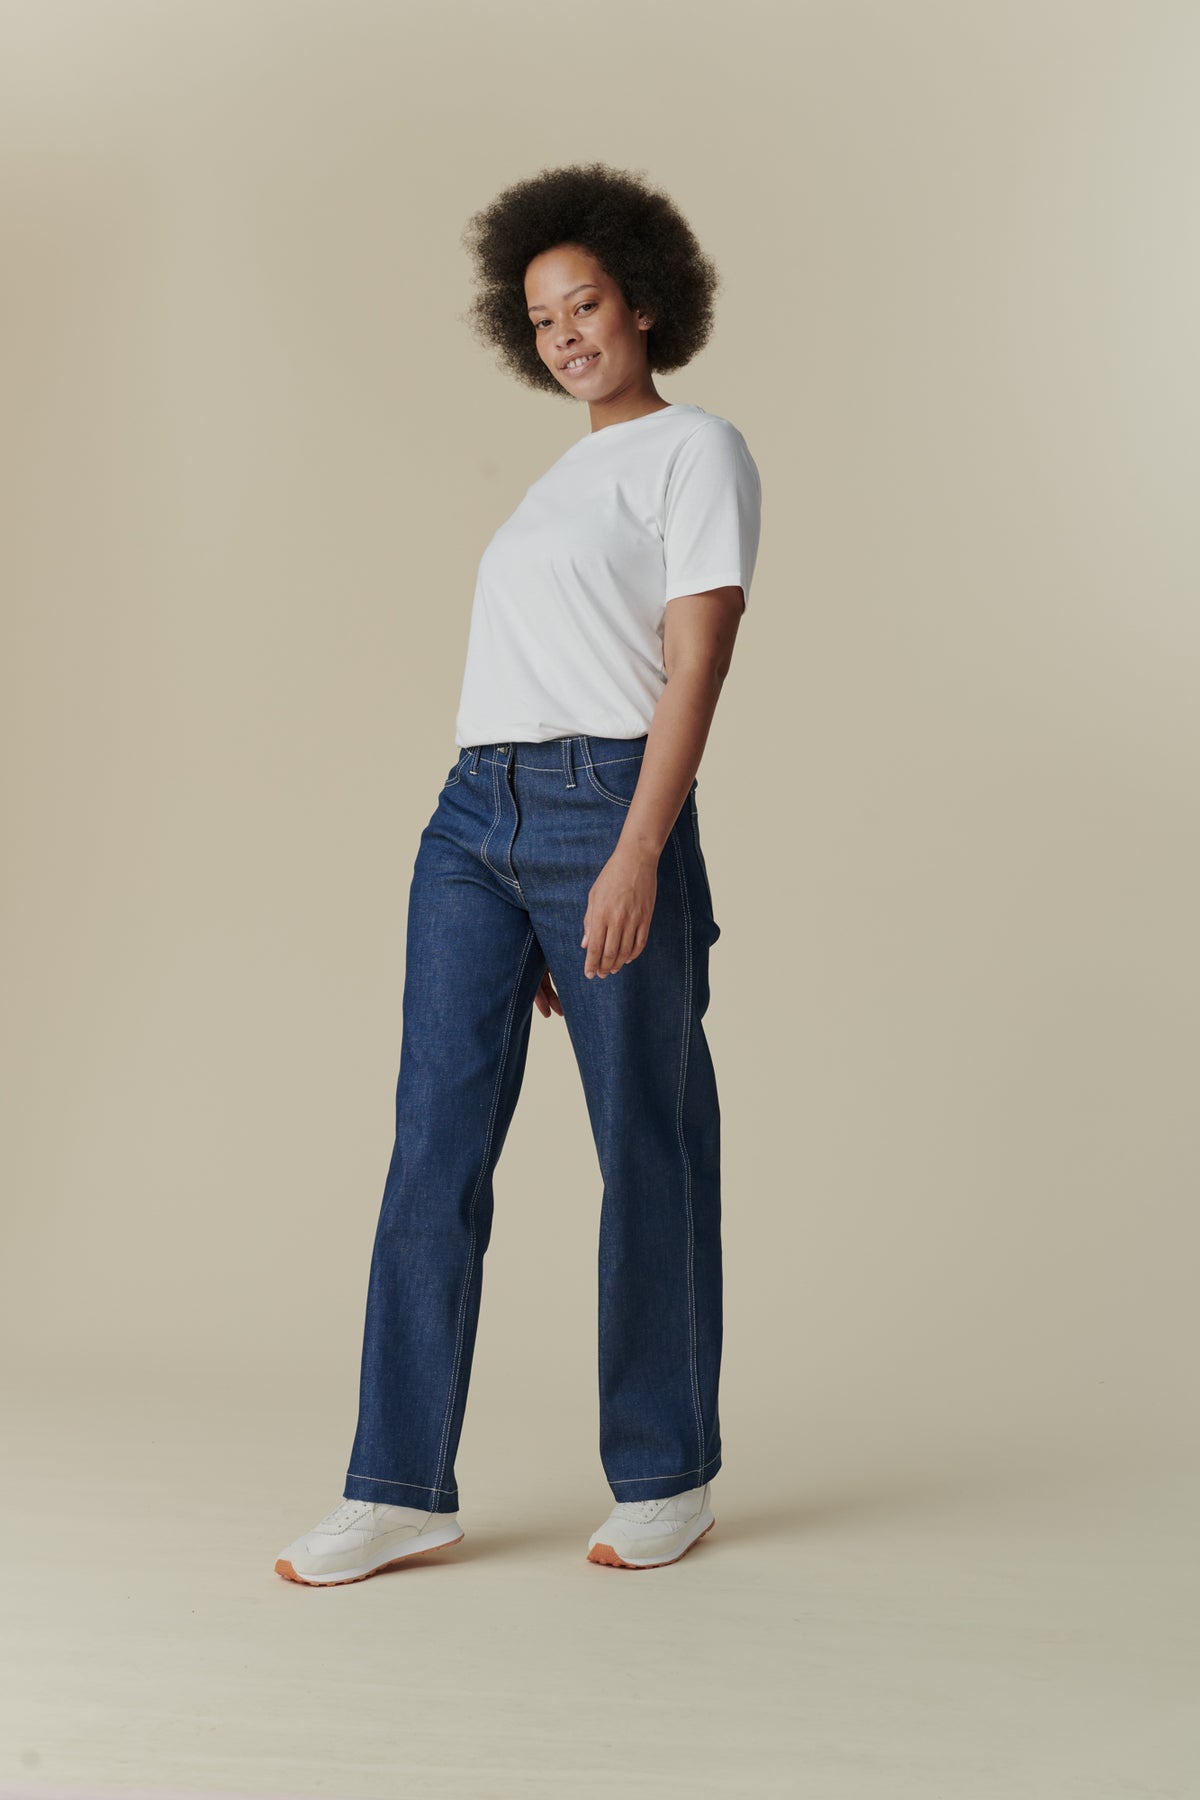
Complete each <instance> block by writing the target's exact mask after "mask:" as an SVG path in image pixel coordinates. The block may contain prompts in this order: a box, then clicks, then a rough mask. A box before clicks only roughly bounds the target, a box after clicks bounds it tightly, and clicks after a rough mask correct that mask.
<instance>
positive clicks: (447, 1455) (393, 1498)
mask: <svg viewBox="0 0 1200 1800" xmlns="http://www.w3.org/2000/svg"><path fill="white" fill-rule="evenodd" d="M489 808H490V801H489V800H488V799H487V797H486V796H485V793H484V790H483V784H482V783H480V784H479V786H478V787H475V788H467V787H464V786H463V784H462V783H459V784H458V786H456V787H455V788H454V789H453V791H452V792H451V791H450V790H449V787H448V788H447V789H444V790H443V794H442V797H441V798H440V800H439V806H438V810H437V811H436V812H435V814H434V817H433V819H431V821H430V824H429V826H428V827H427V829H426V831H425V833H424V834H423V836H422V840H421V846H420V849H419V851H418V854H417V860H416V865H415V868H414V872H413V880H412V886H411V890H410V896H409V911H408V931H407V953H406V968H405V983H404V1001H403V1034H402V1044H401V1057H400V1075H399V1081H398V1084H397V1090H396V1136H395V1144H394V1147H393V1151H392V1158H391V1164H390V1167H389V1170H388V1175H387V1181H386V1185H385V1188H384V1194H383V1202H382V1206H381V1209H380V1214H379V1222H378V1227H377V1230H376V1234H375V1242H374V1249H373V1253H372V1259H371V1270H370V1279H369V1284H368V1292H367V1308H366V1323H365V1328H364V1333H363V1351H362V1372H361V1380H360V1391H359V1417H358V1426H357V1430H356V1434H355V1438H354V1444H353V1448H352V1450H351V1454H350V1462H349V1470H348V1473H347V1476H346V1482H345V1487H344V1490H343V1491H344V1493H345V1495H346V1496H347V1497H348V1498H350V1499H356V1500H376V1501H385V1502H388V1503H390V1504H392V1505H397V1506H418V1507H428V1508H431V1509H432V1510H433V1511H435V1512H446V1513H452V1512H455V1511H457V1509H458V1504H459V1496H458V1482H457V1478H456V1475H455V1471H454V1459H455V1454H456V1451H457V1448H458V1441H459V1435H460V1433H461V1429H462V1422H463V1415H464V1411H465V1407H466V1399H467V1387H468V1383H469V1380H470V1372H471V1362H472V1357H473V1353H474V1347H475V1337H476V1328H477V1325H478V1319H479V1305H480V1297H481V1291H482V1275H483V1257H484V1253H485V1252H486V1250H487V1247H488V1242H489V1239H490V1236H491V1227H492V1212H493V1193H492V1176H493V1172H494V1170H495V1167H496V1164H497V1161H498V1160H499V1157H500V1152H501V1150H502V1148H503V1145H504V1140H505V1136H506V1134H507V1131H508V1127H509V1124H510V1122H511V1119H512V1115H513V1111H514V1108H515V1107H516V1103H517V1098H518V1095H519V1093H520V1089H521V1082H522V1079H523V1076H524V1071H525V1061H526V1053H527V1050H528V1044H529V1029H530V1020H531V1017H532V1012H533V1000H534V995H535V994H536V992H537V988H538V985H539V983H540V981H541V979H542V976H543V974H544V972H545V968H546V963H545V958H544V956H543V954H542V950H541V947H540V945H539V943H538V940H537V937H536V935H535V933H534V930H533V928H532V926H531V924H530V920H529V915H528V913H527V912H526V910H525V908H524V906H523V905H522V904H521V901H520V896H519V893H517V892H516V890H515V884H509V883H506V882H505V881H504V880H503V879H502V878H500V877H498V876H497V875H495V874H494V873H493V872H492V870H491V869H490V868H489V867H488V866H487V865H486V864H484V863H483V862H481V860H480V858H479V855H478V848H479V844H480V842H482V841H483V839H484V837H485V835H486V832H487V829H488V826H489V824H490V820H491V813H490V810H489Z"/></svg>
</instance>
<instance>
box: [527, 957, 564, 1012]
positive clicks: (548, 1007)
mask: <svg viewBox="0 0 1200 1800" xmlns="http://www.w3.org/2000/svg"><path fill="white" fill-rule="evenodd" d="M533 1004H534V1005H535V1006H536V1007H537V1009H538V1011H539V1012H540V1013H541V1015H542V1017H543V1018H544V1019H548V1018H549V1017H550V1014H551V1013H552V1012H556V1013H557V1014H558V1016H559V1018H560V1019H561V1017H562V1009H563V1006H562V1001H561V1000H560V999H559V997H558V995H557V993H556V992H555V990H554V983H553V982H552V981H551V979H550V971H549V969H547V970H546V973H545V974H544V975H543V976H542V985H541V987H540V988H539V989H538V991H537V993H536V994H535V995H534V996H533Z"/></svg>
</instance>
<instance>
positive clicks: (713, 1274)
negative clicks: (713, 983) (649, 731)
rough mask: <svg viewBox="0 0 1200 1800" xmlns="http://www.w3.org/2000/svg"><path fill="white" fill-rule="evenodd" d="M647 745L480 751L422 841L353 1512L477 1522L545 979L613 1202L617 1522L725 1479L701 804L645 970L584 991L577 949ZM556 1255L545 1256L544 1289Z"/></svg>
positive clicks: (603, 1449)
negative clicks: (504, 1183)
mask: <svg viewBox="0 0 1200 1800" xmlns="http://www.w3.org/2000/svg"><path fill="white" fill-rule="evenodd" d="M645 747H646V739H645V738H644V737H641V738H601V737H588V736H573V737H563V738H554V739H551V740H549V741H548V742H542V743H511V744H484V745H474V746H471V747H469V748H467V749H464V750H462V752H461V754H460V755H459V757H458V759H457V761H456V762H455V765H454V767H453V768H452V769H451V770H450V771H449V773H448V775H447V777H446V780H445V783H444V785H443V787H442V789H441V792H440V794H439V796H438V801H437V806H436V808H435V810H434V813H433V817H432V818H431V819H430V821H429V823H428V825H427V826H426V827H425V829H424V831H423V832H422V834H421V839H420V846H419V849H418V852H417V857H416V862H415V865H414V869H413V877H412V885H411V889H410V894H409V907H408V932H407V947H406V955H407V961H406V969H405V983H404V999H403V1031H402V1039H401V1047H400V1076H399V1082H398V1085H397V1089H396V1137H395V1145H394V1148H393V1151H392V1158H391V1164H390V1167H389V1170H388V1175H387V1181H386V1185H385V1188H384V1194H383V1202H382V1206H381V1209H380V1215H379V1223H378V1227H377V1229H376V1234H375V1242H374V1249H373V1253H372V1260H371V1270H370V1278H369V1282H368V1289H367V1306H366V1325H365V1330H364V1336H363V1351H362V1372H361V1380H360V1393H359V1417H358V1426H357V1431H356V1435H355V1438H354V1445H353V1448H352V1450H351V1454H350V1464H349V1470H348V1473H347V1476H346V1484H345V1488H344V1493H345V1495H346V1497H347V1498H349V1499H354V1500H382V1501H387V1502H390V1503H391V1504H393V1505H397V1506H416V1507H428V1508H431V1509H432V1510H433V1511H435V1512H446V1513H452V1512H455V1511H457V1510H458V1505H459V1494H458V1483H457V1480H456V1478H455V1472H454V1459H455V1454H456V1452H457V1449H458V1442H459V1435H460V1432H461V1430H462V1423H463V1415H464V1411H465V1407H466V1400H467V1384H468V1381H469V1379H470V1372H471V1361H472V1356H473V1353H474V1347H475V1338H476V1328H477V1325H478V1320H479V1304H480V1294H481V1286H482V1277H483V1258H484V1253H485V1252H486V1250H487V1247H488V1242H489V1239H490V1236H491V1229H492V1212H493V1194H492V1177H493V1173H494V1170H495V1167H496V1164H497V1161H498V1159H499V1157H500V1153H501V1151H502V1149H503V1146H504V1140H505V1136H506V1134H507V1131H508V1127H509V1123H510V1121H511V1119H512V1116H513V1111H514V1108H515V1107H516V1104H517V1097H518V1095H519V1093H520V1089H521V1082H522V1078H523V1075H524V1071H525V1063H526V1054H527V1051H528V1047H529V1032H530V1027H531V1023H532V1018H533V1011H534V1007H533V1001H534V995H535V994H536V992H537V989H538V986H539V984H540V982H541V980H542V977H543V975H544V974H545V971H546V968H547V965H549V968H550V971H551V977H552V979H553V981H554V985H555V987H556V989H557V991H558V993H559V996H560V997H561V1000H562V1005H563V1019H562V1020H558V1019H557V1016H556V1015H555V1018H554V1024H555V1025H556V1026H558V1027H560V1028H561V1026H562V1024H563V1022H564V1021H565V1025H566V1029H567V1032H568V1035H569V1038H570V1043H571V1048H572V1050H573V1051H574V1054H575V1058H576V1061H577V1063H578V1066H579V1071H580V1075H581V1078H582V1082H583V1088H584V1094H585V1098H586V1103H587V1109H588V1116H589V1119H590V1122H591V1128H592V1132H593V1136H594V1139H595V1145H596V1151H597V1155H598V1158H599V1164H600V1172H601V1174H602V1177H603V1184H604V1186H603V1198H602V1202H601V1207H600V1224H599V1271H598V1274H599V1307H598V1324H599V1402H600V1459H601V1463H602V1465H603V1468H604V1473H605V1476H606V1477H607V1480H608V1483H609V1486H610V1487H611V1489H612V1493H613V1496H614V1498H615V1499H617V1500H659V1499H664V1498H666V1497H667V1496H669V1495H672V1494H679V1493H683V1492H685V1491H686V1490H687V1489H689V1488H695V1487H700V1486H702V1485H703V1483H704V1482H706V1481H708V1480H709V1479H710V1478H711V1477H712V1476H713V1475H715V1474H716V1472H717V1470H718V1469H719V1468H720V1466H721V1439H720V1426H719V1421H718V1416H717V1385H718V1376H719V1369H720V1359H721V1221H720V1214H721V1197H720V1110H719V1107H718V1103H717V1087H716V1078H715V1074H714V1069H713V1063H712V1058H711V1055H710V1053H709V1046H708V1042H707V1039H706V1037H705V1033H704V1028H703V1026H702V1024H701V1020H702V1017H703V1015H704V1012H705V1010H706V1008H707V1006H708V1000H709V986H708V953H709V950H710V948H711V946H712V945H713V944H714V943H715V942H716V940H717V938H718V937H719V936H720V927H719V926H718V924H717V923H716V920H715V919H714V917H713V909H712V896H711V893H710V890H709V882H708V874H707V870H706V868H705V862H704V855H703V851H702V850H701V847H700V826H699V815H698V810H697V805H696V785H697V784H696V783H695V782H693V783H692V787H691V791H690V793H689V795H688V798H687V800H686V801H685V802H684V804H683V806H682V807H681V809H680V812H679V815H678V817H677V818H676V820H675V823H674V825H673V826H672V828H671V833H670V836H669V838H668V840H667V842H666V844H665V845H664V847H663V852H662V855H661V857H660V859H659V864H658V891H657V896H656V901H655V909H654V914H653V917H652V919H651V922H650V934H649V939H648V942H647V944H646V947H645V949H644V950H643V951H642V953H641V955H640V956H637V957H635V958H634V960H633V961H632V962H630V963H627V964H626V965H625V967H624V968H623V969H620V970H618V971H617V972H616V973H614V974H610V975H607V976H605V977H604V978H603V979H601V978H600V977H599V976H593V977H592V979H591V980H588V979H586V978H585V976H584V965H585V961H586V957H587V952H586V950H584V949H583V948H581V946H580V941H579V940H580V938H581V937H582V936H583V918H584V913H585V911H586V908H587V897H588V891H589V889H590V888H591V886H592V884H593V882H594V881H595V879H596V877H597V875H598V874H599V873H600V870H601V868H602V867H603V866H604V864H605V862H606V861H607V860H608V858H609V857H610V856H611V854H612V852H613V850H614V849H615V848H616V844H617V839H618V837H619V835H620V832H621V828H622V825H623V824H624V820H625V815H626V812H627V810H628V808H629V805H630V802H631V801H632V799H633V794H634V789H635V787H636V785H637V780H638V775H639V772H640V770H641V766H642V758H643V756H644V754H645ZM549 1028H550V1025H549V1022H547V1029H549ZM569 1201H570V1197H568V1203H569ZM574 1201H575V1203H576V1204H586V1203H587V1196H586V1195H577V1196H575V1197H574ZM553 1254H554V1246H553V1245H551V1246H550V1247H549V1251H548V1255H547V1265H546V1266H547V1269H548V1270H549V1271H550V1272H551V1278H553V1277H552V1270H553Z"/></svg>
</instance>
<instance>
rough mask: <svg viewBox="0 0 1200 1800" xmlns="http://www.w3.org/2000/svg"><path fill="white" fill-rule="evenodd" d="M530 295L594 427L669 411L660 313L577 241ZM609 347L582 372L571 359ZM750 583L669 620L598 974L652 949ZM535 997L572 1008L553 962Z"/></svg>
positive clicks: (605, 877)
mask: <svg viewBox="0 0 1200 1800" xmlns="http://www.w3.org/2000/svg"><path fill="white" fill-rule="evenodd" d="M525 298H526V301H527V302H528V305H529V319H530V328H531V330H532V331H533V332H534V334H535V341H536V343H537V347H538V354H539V355H540V356H541V358H542V361H543V362H544V363H545V364H546V367H547V368H548V369H549V370H551V372H552V373H553V375H554V378H555V380H556V381H558V382H560V383H561V384H562V386H563V387H564V388H566V390H567V392H568V393H570V394H573V395H575V396H576V397H577V398H579V399H581V400H586V401H587V405H588V411H589V414H590V416H591V428H592V430H593V431H602V430H603V429H604V427H605V426H606V425H617V424H621V423H623V422H624V421H625V420H627V419H640V418H641V417H643V415H644V414H646V413H652V412H660V411H661V410H662V408H663V407H664V406H667V405H669V404H670V402H669V401H666V400H664V399H663V397H662V395H661V394H659V393H658V391H657V390H656V388H655V386H654V381H653V378H652V376H651V372H650V369H649V366H648V361H647V354H646V332H647V331H649V329H650V327H651V326H652V325H653V323H654V319H653V316H652V315H651V314H648V313H646V312H644V311H642V310H640V309H636V308H631V307H630V306H628V305H627V304H626V301H625V297H624V295H623V294H622V292H621V289H620V287H619V286H618V284H617V283H616V282H615V281H614V280H613V279H612V277H611V276H610V275H608V274H607V273H606V271H605V270H604V269H603V268H602V267H601V265H600V264H599V263H598V262H597V260H596V258H595V257H594V256H592V255H591V254H590V253H589V252H588V251H587V250H585V249H583V248H582V246H580V245H577V244H559V245H557V246H555V248H554V249H552V250H546V251H544V252H543V253H542V255H540V256H536V257H534V259H533V261H532V262H531V263H530V264H529V267H528V268H527V269H526V271H525ZM588 351H599V352H600V355H599V356H598V358H597V359H596V360H595V361H594V362H593V363H592V364H591V365H590V367H589V368H588V369H586V370H585V372H584V373H583V374H582V375H575V376H572V375H570V374H568V373H567V372H566V371H565V370H564V369H563V364H564V363H565V362H567V361H568V360H569V359H570V358H571V357H572V356H576V355H580V354H583V353H585V352H588ZM744 605H745V602H744V598H743V595H742V590H741V588H740V587H725V588H714V589H712V590H711V591H709V592H707V593H703V594H681V595H678V596H677V597H676V598H675V599H673V600H669V601H668V602H667V608H666V615H665V620H664V625H663V664H664V668H665V670H666V676H667V681H666V686H665V687H664V688H663V691H662V695H661V697H660V698H659V701H658V703H657V705H656V707H655V709H654V717H653V720H652V721H651V726H650V732H649V735H648V737H647V739H646V749H645V753H644V756H643V759H642V770H641V774H640V776H639V777H638V784H637V788H636V791H635V793H634V797H633V802H632V804H631V806H630V808H629V811H628V814H627V815H626V819H625V824H624V827H623V828H622V831H621V836H620V838H619V839H618V841H617V847H616V849H615V850H614V851H613V853H612V855H611V856H610V857H609V859H608V861H607V862H606V863H605V865H604V867H603V868H602V869H601V871H600V873H599V875H598V876H597V877H596V879H595V881H594V882H593V883H592V886H591V889H590V891H589V894H588V903H587V909H586V911H585V913H584V919H583V937H582V938H581V940H580V948H581V949H582V950H585V951H586V952H587V955H586V960H585V963H584V974H585V975H586V976H587V978H588V980H589V981H590V980H593V979H594V978H597V977H598V978H599V979H600V980H601V981H603V980H605V978H606V977H607V976H609V975H615V974H616V973H617V972H618V971H619V970H621V969H623V968H624V967H625V965H626V963H630V962H632V961H633V960H634V958H635V957H638V956H640V955H641V953H642V951H643V950H644V949H645V947H646V943H647V941H648V939H649V936H650V921H651V918H652V917H653V915H654V905H655V900H656V898H657V894H658V862H659V858H660V856H661V855H662V852H663V849H664V846H665V845H666V842H667V839H668V837H669V836H670V834H671V829H672V827H673V825H674V824H675V821H676V819H677V818H678V817H679V812H680V809H681V807H682V806H683V803H684V801H685V800H686V799H687V796H688V794H689V793H690V791H691V786H692V782H693V781H694V779H695V777H696V772H697V770H698V769H699V767H700V758H701V757H702V755H703V754H704V746H705V744H706V743H707V741H708V733H709V727H710V726H711V724H712V720H713V714H714V713H715V711H716V707H717V701H718V700H719V699H720V697H721V687H722V684H723V682H724V680H725V677H726V675H727V674H728V673H729V666H730V663H731V661H732V658H733V646H734V640H735V639H736V637H737V630H738V625H739V624H740V622H741V615H742V611H743V609H744ZM535 1004H536V1006H537V1009H538V1011H539V1012H540V1013H542V1014H543V1016H544V1017H546V1018H549V1017H550V1014H551V1012H556V1013H559V1014H560V1015H561V1013H562V1010H563V1009H562V1001H561V1000H560V999H559V996H558V994H557V992H556V991H555V988H554V983H553V982H552V981H551V979H550V973H549V970H547V972H546V974H545V976H544V977H543V980H542V984H541V987H540V988H539V989H538V993H537V996H536V1000H535Z"/></svg>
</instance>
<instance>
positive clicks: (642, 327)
mask: <svg viewBox="0 0 1200 1800" xmlns="http://www.w3.org/2000/svg"><path fill="white" fill-rule="evenodd" d="M637 322H638V330H639V331H649V329H650V327H651V326H652V325H653V323H654V314H653V313H644V312H639V313H638V315H637Z"/></svg>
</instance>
